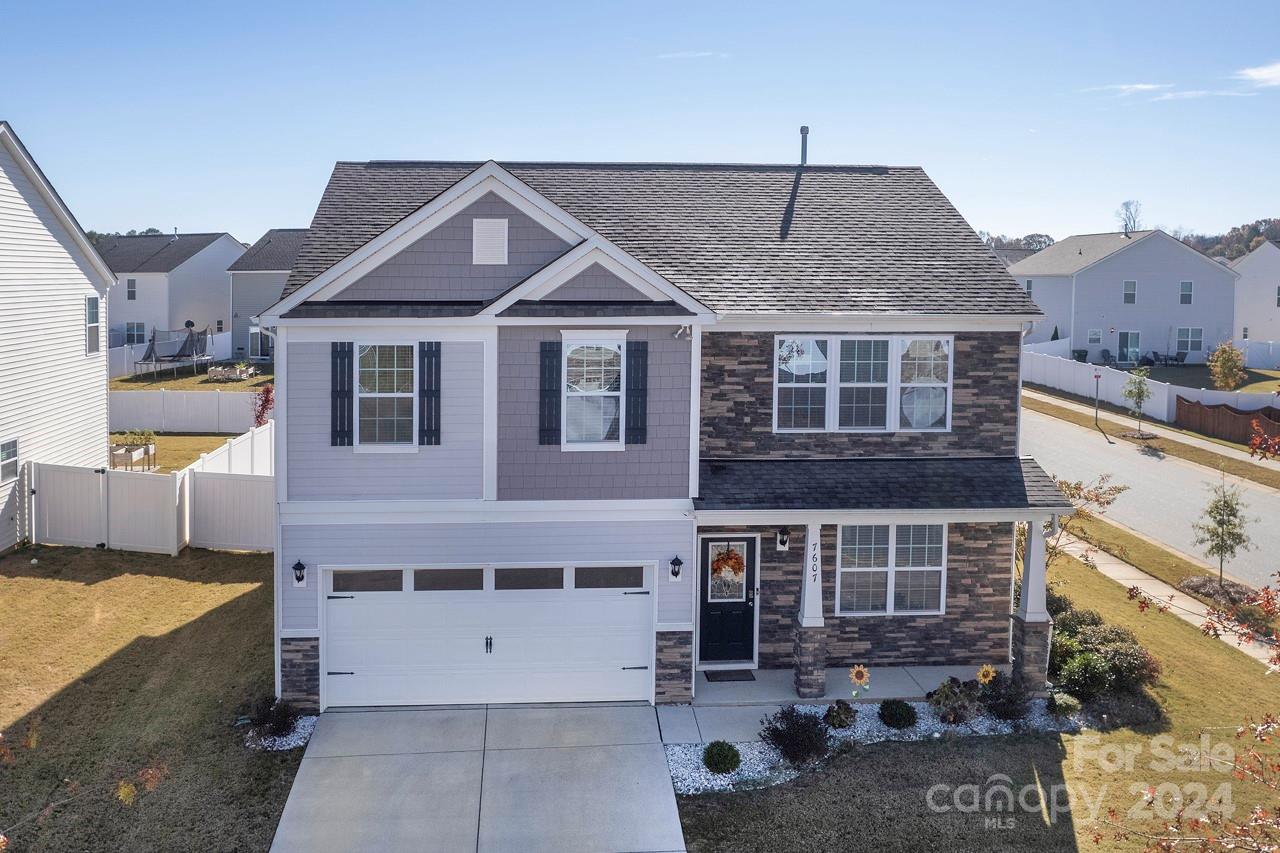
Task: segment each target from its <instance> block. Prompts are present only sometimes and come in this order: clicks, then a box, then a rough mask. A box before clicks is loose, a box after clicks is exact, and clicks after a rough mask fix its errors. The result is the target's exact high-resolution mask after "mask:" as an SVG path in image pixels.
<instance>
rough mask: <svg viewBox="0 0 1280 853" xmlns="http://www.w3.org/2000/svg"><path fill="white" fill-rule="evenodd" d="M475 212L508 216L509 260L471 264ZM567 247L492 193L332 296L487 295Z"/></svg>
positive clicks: (481, 297) (474, 297)
mask: <svg viewBox="0 0 1280 853" xmlns="http://www.w3.org/2000/svg"><path fill="white" fill-rule="evenodd" d="M477 217H479V218H481V219H506V220H507V240H508V244H507V246H508V248H507V261H508V263H506V264H480V265H476V264H472V263H471V221H472V220H473V219H475V218H477ZM568 248H569V244H568V243H566V242H564V241H563V240H561V239H560V238H559V237H557V236H556V235H554V234H552V233H551V232H550V231H548V230H547V229H545V228H543V227H542V226H541V225H539V224H538V223H536V222H534V221H533V220H532V219H530V218H529V217H528V216H526V215H524V214H523V213H521V212H520V211H518V210H517V209H516V208H514V207H512V206H511V205H510V204H508V203H507V202H506V201H504V200H503V199H501V198H499V197H498V196H497V195H495V194H493V193H488V194H487V195H485V196H483V197H482V198H480V199H478V200H477V201H476V202H475V203H474V204H472V205H470V206H469V207H467V208H466V209H465V210H463V211H462V212H461V213H459V214H457V215H456V216H454V217H452V218H450V219H449V220H447V221H446V222H444V223H443V224H442V225H440V226H439V227H437V228H436V229H435V230H433V231H432V232H431V233H429V234H427V235H426V236H425V237H423V238H422V239H420V240H418V241H417V242H416V243H414V244H413V245H411V246H409V247H408V248H406V249H405V250H404V251H402V252H400V254H398V255H396V256H395V257H394V258H392V259H391V260H389V261H387V262H386V263H384V264H383V265H382V266H380V267H378V268H377V269H375V270H374V271H373V272H371V273H369V274H368V275H367V276H365V277H364V278H362V279H360V280H359V281H357V282H355V283H353V284H352V285H351V286H350V287H348V288H346V289H345V290H343V291H342V292H341V293H339V294H338V295H337V296H335V297H334V299H337V300H343V299H346V300H384V301H385V300H391V301H397V300H399V301H404V300H410V301H412V300H422V299H440V300H459V301H475V300H488V299H492V298H494V297H495V296H498V295H499V294H501V293H502V292H503V291H505V290H507V288H509V287H511V286H512V285H513V284H516V283H517V282H519V281H521V280H523V279H525V278H527V277H528V276H529V275H531V274H533V273H534V272H537V271H538V270H540V269H541V268H542V267H544V266H546V265H547V264H548V263H550V262H551V261H553V260H555V259H556V258H557V257H559V256H560V255H562V254H563V253H564V252H565V251H566V250H567V249H568Z"/></svg>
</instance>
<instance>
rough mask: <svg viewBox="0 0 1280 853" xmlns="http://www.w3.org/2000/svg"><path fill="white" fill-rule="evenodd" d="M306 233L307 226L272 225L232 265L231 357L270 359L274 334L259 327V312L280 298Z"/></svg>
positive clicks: (237, 358) (257, 359)
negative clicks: (272, 226) (283, 226)
mask: <svg viewBox="0 0 1280 853" xmlns="http://www.w3.org/2000/svg"><path fill="white" fill-rule="evenodd" d="M306 236H307V229H305V228H272V229H271V230H270V231H268V232H267V233H266V234H263V235H262V236H261V237H259V238H258V242H256V243H254V244H253V245H252V246H250V247H249V250H248V251H247V252H245V253H244V254H243V255H241V256H240V257H239V258H238V259H237V260H236V262H235V263H234V264H232V265H231V267H230V269H229V270H228V271H229V272H230V274H231V356H232V358H234V359H236V360H240V359H245V358H247V359H253V360H255V361H268V360H270V359H271V354H272V353H271V336H270V335H267V334H264V333H263V332H262V330H261V329H260V328H259V326H258V314H260V313H261V312H262V311H263V309H265V308H269V307H270V306H272V305H274V304H275V303H276V302H278V301H279V299H280V294H281V293H282V292H283V291H284V285H285V282H286V281H288V279H289V271H290V270H291V269H293V261H294V258H296V257H297V256H298V249H299V247H301V246H302V241H303V240H304V239H306Z"/></svg>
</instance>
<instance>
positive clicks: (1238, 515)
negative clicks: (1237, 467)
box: [1191, 472, 1255, 588]
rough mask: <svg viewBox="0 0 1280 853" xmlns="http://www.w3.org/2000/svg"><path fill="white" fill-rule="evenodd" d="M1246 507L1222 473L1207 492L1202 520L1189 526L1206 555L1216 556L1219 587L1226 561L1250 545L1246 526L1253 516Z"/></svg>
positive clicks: (1250, 541) (1236, 490)
mask: <svg viewBox="0 0 1280 853" xmlns="http://www.w3.org/2000/svg"><path fill="white" fill-rule="evenodd" d="M1245 509H1246V506H1245V502H1244V499H1243V498H1242V497H1241V494H1240V489H1239V487H1238V486H1235V485H1227V475H1226V473H1225V472H1223V474H1222V482H1221V483H1219V484H1218V485H1216V486H1214V487H1213V489H1212V491H1211V493H1210V497H1209V504H1208V505H1207V506H1206V507H1205V508H1204V512H1203V513H1202V514H1201V516H1200V517H1201V519H1202V520H1201V521H1197V522H1195V523H1194V524H1192V525H1191V529H1192V530H1194V531H1195V534H1196V538H1195V543H1196V544H1197V545H1203V546H1204V553H1205V556H1207V557H1216V558H1217V559H1218V586H1219V588H1221V587H1222V579H1223V574H1224V573H1225V566H1226V562H1227V560H1234V559H1235V557H1236V554H1237V553H1239V552H1240V551H1248V550H1249V549H1251V548H1252V547H1253V540H1252V539H1250V538H1249V531H1248V529H1247V528H1248V526H1249V522H1251V521H1254V520H1255V519H1251V518H1249V517H1248V516H1246V515H1245V514H1244V511H1245Z"/></svg>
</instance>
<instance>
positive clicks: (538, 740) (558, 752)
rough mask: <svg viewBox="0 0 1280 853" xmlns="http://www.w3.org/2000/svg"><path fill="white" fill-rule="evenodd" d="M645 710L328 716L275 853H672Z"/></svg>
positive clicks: (667, 800) (661, 772)
mask: <svg viewBox="0 0 1280 853" xmlns="http://www.w3.org/2000/svg"><path fill="white" fill-rule="evenodd" d="M684 849H685V847H684V833H683V831H682V829H681V827H680V814H679V812H678V811H677V810H676V799H675V791H674V789H673V788H672V785H671V773H670V770H669V769H668V767H667V757H666V751H665V750H664V749H663V746H662V739H661V737H660V735H659V729H658V722H657V717H656V715H655V713H654V710H653V707H652V706H650V705H648V704H637V703H632V704H623V705H554V706H553V705H541V706H528V707H514V706H492V707H485V706H483V705H481V706H471V707H455V708H435V709H430V710H368V711H336V712H335V711H329V712H326V713H324V714H322V715H321V717H320V722H319V724H318V725H317V726H316V731H315V734H314V735H313V736H312V738H311V742H310V743H309V744H308V745H307V751H306V753H305V754H304V755H303V758H302V766H301V767H299V769H298V775H297V777H296V778H295V779H294V782H293V789H292V790H291V791H290V792H289V799H288V801H287V802H286V803H285V807H284V814H283V815H281V818H280V825H279V826H278V827H277V829H276V836H275V840H274V842H273V843H272V845H271V850H272V851H273V853H328V851H333V853H348V851H352V850H377V851H379V853H400V851H405V852H406V853H407V851H414V853H421V851H441V853H455V851H484V852H485V853H489V851H495V853H496V851H513V850H519V851H531V853H532V852H533V851H546V852H547V853H573V851H581V853H623V851H646V853H668V852H669V851H683V850H684Z"/></svg>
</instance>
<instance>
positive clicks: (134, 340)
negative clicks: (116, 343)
mask: <svg viewBox="0 0 1280 853" xmlns="http://www.w3.org/2000/svg"><path fill="white" fill-rule="evenodd" d="M146 342H147V324H146V323H125V324H124V343H125V346H133V345H134V344H145V343H146Z"/></svg>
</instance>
